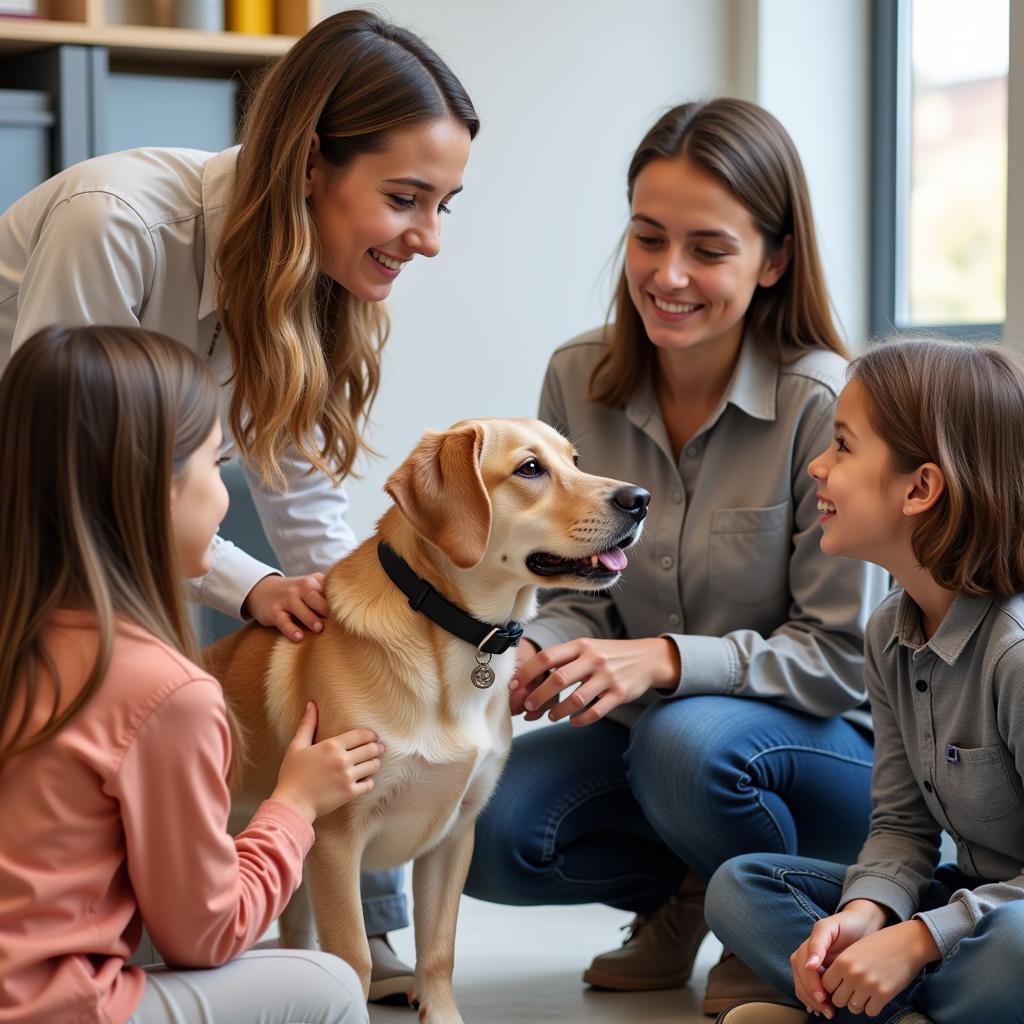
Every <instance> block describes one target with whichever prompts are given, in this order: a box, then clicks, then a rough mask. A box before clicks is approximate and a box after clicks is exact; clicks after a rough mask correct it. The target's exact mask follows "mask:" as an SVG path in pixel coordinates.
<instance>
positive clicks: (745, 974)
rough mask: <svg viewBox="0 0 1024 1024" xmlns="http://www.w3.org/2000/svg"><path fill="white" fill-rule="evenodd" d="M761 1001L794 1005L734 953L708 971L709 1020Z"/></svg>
mask: <svg viewBox="0 0 1024 1024" xmlns="http://www.w3.org/2000/svg"><path fill="white" fill-rule="evenodd" d="M747 1002H758V1003H771V1004H773V1005H778V1006H792V1005H793V1000H792V998H789V997H786V996H784V995H782V993H781V992H778V991H777V990H776V989H774V988H772V986H771V985H769V984H768V982H767V981H762V980H761V978H760V977H758V975H756V974H755V973H754V972H753V971H752V970H751V969H750V968H749V967H748V966H747V965H746V964H745V963H744V962H743V961H742V960H741V959H740V958H739V957H738V956H737V955H736V954H735V953H730V952H729V951H728V950H724V951H723V952H722V959H721V960H719V961H718V963H717V964H715V966H714V967H712V968H711V970H710V971H708V986H707V988H706V989H705V990H704V1004H703V1010H704V1015H705V1016H706V1017H714V1016H715V1014H717V1013H721V1012H722V1011H723V1010H728V1009H729V1007H730V1006H735V1005H736V1004H737V1003H747Z"/></svg>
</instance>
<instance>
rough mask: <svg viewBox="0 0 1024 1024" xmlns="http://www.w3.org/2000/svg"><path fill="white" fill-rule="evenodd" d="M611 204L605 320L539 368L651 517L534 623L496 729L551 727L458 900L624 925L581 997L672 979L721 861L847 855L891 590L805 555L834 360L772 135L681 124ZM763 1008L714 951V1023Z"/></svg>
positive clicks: (575, 432) (686, 968)
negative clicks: (610, 918)
mask: <svg viewBox="0 0 1024 1024" xmlns="http://www.w3.org/2000/svg"><path fill="white" fill-rule="evenodd" d="M627 196H628V199H629V203H630V221H629V227H628V230H627V233H626V241H625V259H624V263H623V268H622V272H621V275H620V278H619V283H618V288H617V291H616V293H615V298H614V302H613V307H612V317H611V320H610V323H609V324H608V325H607V326H606V327H605V328H603V329H601V330H598V331H595V332H593V333H591V334H588V335H585V336H583V337H581V338H577V339H575V340H574V341H571V342H569V343H568V344H567V345H565V346H563V347H562V348H561V349H559V350H558V351H557V352H556V353H555V355H554V356H553V358H552V360H551V363H550V366H549V368H548V373H547V378H546V380H545V382H544V389H543V394H542V397H541V403H540V405H541V417H542V418H544V419H546V420H548V421H549V422H551V423H553V424H555V425H557V426H559V427H560V428H561V429H562V430H564V431H565V432H566V434H567V435H568V436H569V438H570V439H571V440H573V441H574V442H575V443H576V444H577V446H578V449H579V455H580V463H581V465H582V466H584V467H585V468H586V469H587V471H588V472H593V473H598V474H600V475H602V476H609V477H612V478H624V479H629V480H634V481H636V482H638V483H640V484H642V485H643V486H644V487H646V488H647V489H648V490H650V491H651V494H652V500H651V505H650V514H649V515H648V519H647V522H646V523H645V530H644V538H643V541H642V543H641V544H640V545H638V546H637V547H636V548H635V549H633V550H632V551H631V552H630V553H629V561H630V562H631V563H632V564H631V565H630V567H629V569H628V570H627V571H626V572H625V573H624V574H623V576H622V582H621V583H620V584H619V585H617V586H616V587H615V589H614V590H611V591H608V592H606V593H605V594H603V595H601V596H599V597H597V598H580V597H579V596H577V595H573V594H570V593H563V594H560V595H557V596H555V597H553V598H551V599H550V600H548V601H547V602H546V603H545V604H544V605H543V607H542V609H541V612H540V615H539V617H538V618H537V619H536V620H535V621H534V622H533V623H532V624H531V625H530V626H529V627H528V629H527V634H526V638H525V639H524V641H523V643H522V644H521V645H520V652H521V653H520V663H519V666H518V668H517V671H516V676H515V678H514V680H513V691H512V707H513V711H516V712H522V711H523V710H524V709H525V711H526V715H527V718H529V719H536V718H539V717H540V716H541V715H543V714H544V713H545V712H548V713H549V717H550V718H551V719H552V720H553V721H561V722H563V723H565V724H563V725H561V726H558V727H556V728H550V729H539V730H534V731H531V732H528V733H527V734H525V735H522V736H520V737H518V738H517V739H516V740H515V742H514V744H513V748H512V757H511V759H510V762H509V765H508V767H507V769H506V773H505V776H504V777H503V779H502V784H501V786H500V787H499V789H498V791H497V793H496V795H495V798H494V799H493V800H492V802H491V803H490V805H489V806H488V807H487V808H486V810H485V811H484V813H483V815H482V816H481V818H480V819H479V821H478V826H477V846H476V851H475V853H474V859H473V865H472V868H471V870H470V876H469V881H468V884H467V891H468V892H469V893H470V894H471V895H473V896H478V897H481V898H484V899H490V900H494V901H498V902H509V903H585V902H595V901H596V902H604V903H607V904H609V905H611V906H614V907H618V908H621V909H624V910H629V911H631V912H633V913H635V914H636V915H637V917H636V919H635V921H634V924H633V926H632V928H631V929H630V931H629V935H628V938H627V940H626V942H625V944H624V945H623V946H622V948H621V949H617V950H614V951H612V952H609V953H605V954H602V955H600V956H598V957H596V958H595V959H594V961H593V963H592V964H591V965H590V968H589V969H588V970H587V971H586V972H585V974H584V979H585V980H586V981H587V982H588V983H590V984H591V985H594V986H595V987H599V988H606V989H619V990H634V991H636V990H642V989H655V988H670V987H677V986H680V985H684V984H685V983H686V981H687V979H688V977H689V975H690V971H691V968H692V964H693V960H694V957H695V955H696V952H697V948H698V946H699V945H700V943H701V940H702V939H703V938H704V935H705V933H706V931H707V927H706V925H705V923H704V912H703V893H704V883H705V880H706V879H707V878H709V877H710V876H711V874H712V873H713V872H714V870H715V868H717V867H718V865H719V864H721V863H722V862H723V861H724V860H726V859H728V858H729V857H731V856H734V855H735V854H738V853H741V852H751V851H755V850H769V851H776V850H777V851H785V852H795V851H796V850H800V851H801V852H810V851H823V850H831V851H833V853H839V852H843V853H849V852H852V851H855V850H856V849H857V847H858V844H859V843H860V840H861V839H862V838H863V836H864V834H865V832H866V829H867V824H868V807H869V778H870V764H871V734H870V724H869V718H868V716H867V713H866V711H865V710H864V708H863V707H862V705H863V704H864V699H865V693H864V684H863V681H862V678H861V674H862V662H863V656H862V641H863V631H864V626H865V623H866V622H867V618H868V615H869V613H870V611H871V609H872V608H873V607H874V605H875V604H877V602H878V601H879V600H881V598H882V596H883V594H884V592H885V582H886V581H885V576H884V574H883V573H882V572H881V571H880V570H878V569H877V568H875V567H870V566H867V565H865V564H863V563H860V562H856V561H844V560H829V559H827V558H825V557H823V556H822V554H821V552H820V551H819V550H818V527H817V518H818V514H819V513H818V508H817V496H816V493H815V486H814V481H813V480H811V479H810V478H809V477H808V476H807V473H806V466H807V462H808V461H809V459H810V458H811V457H812V455H813V454H814V453H815V452H816V451H818V450H820V448H821V447H822V444H823V443H824V442H825V439H826V438H828V437H829V436H830V432H831V418H832V409H833V405H834V403H835V400H836V396H837V395H838V393H839V390H840V388H841V386H842V381H843V373H844V368H845V365H846V359H845V355H846V352H845V348H844V345H843V343H842V341H841V340H840V338H839V335H838V332H837V330H836V328H835V325H834V323H833V318H832V313H831V309H830V306H829V300H828V295H827V292H826V289H825V282H824V274H823V272H822V268H821V264H820V260H819V257H818V249H817V242H816V240H815V231H814V221H813V217H812V213H811V204H810V199H809V195H808V190H807V184H806V181H805V179H804V174H803V169H802V167H801V164H800V158H799V156H798V154H797V152H796V149H795V147H794V145H793V143H792V140H791V139H790V138H789V136H788V134H787V133H786V131H785V129H784V128H783V127H782V125H781V124H779V122H778V121H777V120H776V119H775V118H774V117H772V115H771V114H769V113H768V112H767V111H765V110H763V109H762V108H760V107H758V106H756V105H755V104H752V103H747V102H744V101H741V100H733V99H717V100H713V101H710V102H707V103H686V104H683V105H682V106H678V107H675V108H673V109H671V110H669V111H668V112H666V113H665V114H664V115H663V116H662V117H661V118H660V119H659V120H658V121H657V123H656V124H655V125H654V126H653V127H652V128H651V129H650V131H649V132H648V133H647V135H646V136H645V137H644V139H643V140H642V141H641V143H640V145H639V146H638V148H637V150H636V152H635V154H634V156H633V159H632V162H631V164H630V167H629V172H628V177H627ZM580 529H581V530H585V524H580ZM606 557H608V556H605V555H603V556H602V558H606ZM610 559H611V562H612V563H613V564H609V565H608V568H609V569H611V568H615V569H621V568H623V566H624V565H625V562H626V557H625V555H623V554H621V553H615V552H613V553H612V555H611V556H610ZM598 571H601V567H600V566H595V572H598ZM577 684H578V685H577ZM837 792H842V793H843V799H842V800H841V801H837V800H835V799H834V795H835V794H836V793H837ZM761 994H764V995H765V996H766V997H768V998H772V997H773V996H774V993H773V992H772V990H770V989H767V991H766V986H765V985H764V983H763V982H760V981H759V979H757V978H756V976H754V975H753V974H752V973H751V972H750V971H749V970H748V969H746V968H745V966H744V965H743V964H741V963H739V962H738V961H737V960H736V958H735V957H732V956H727V957H725V958H724V959H723V960H722V962H721V963H720V964H719V965H718V966H717V967H715V968H714V969H713V970H712V973H711V977H710V979H709V984H708V991H707V994H706V996H705V1000H704V1009H705V1012H717V1011H718V1010H720V1009H721V1008H722V1007H723V1006H725V1005H728V1004H729V1003H730V1002H731V1001H733V1000H737V999H742V998H750V997H755V996H759V995H761Z"/></svg>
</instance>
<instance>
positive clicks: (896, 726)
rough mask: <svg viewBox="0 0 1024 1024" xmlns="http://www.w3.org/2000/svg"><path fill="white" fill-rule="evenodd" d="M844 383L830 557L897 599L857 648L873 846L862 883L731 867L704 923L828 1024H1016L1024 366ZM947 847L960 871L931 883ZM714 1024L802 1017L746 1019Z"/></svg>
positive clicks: (923, 371) (920, 371) (915, 345)
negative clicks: (885, 574)
mask: <svg viewBox="0 0 1024 1024" xmlns="http://www.w3.org/2000/svg"><path fill="white" fill-rule="evenodd" d="M851 374H852V376H851V378H850V382H849V383H848V384H847V386H846V388H845V389H844V391H843V393H842V396H841V397H840V399H839V403H838V405H837V407H836V417H835V431H834V442H833V444H832V445H831V446H830V447H829V448H828V449H827V450H826V451H825V452H823V453H822V454H821V455H819V456H818V458H816V459H815V460H814V461H813V462H812V463H811V465H810V472H811V474H812V476H813V477H814V479H815V480H816V482H817V488H818V499H819V503H820V508H821V509H822V513H823V514H822V517H821V524H822V535H821V548H822V550H823V551H824V552H826V553H827V554H830V555H841V556H845V557H847V558H850V557H854V558H864V559H869V560H871V561H873V562H875V563H877V564H878V565H881V566H884V567H885V568H886V569H888V570H889V571H890V572H891V573H892V575H893V576H894V577H895V578H896V580H897V581H898V583H899V584H900V586H899V588H898V589H897V590H895V591H894V592H893V593H892V594H891V595H890V596H889V597H888V598H887V599H886V600H885V601H884V602H883V603H882V604H881V605H880V607H879V608H878V609H877V610H876V612H875V613H874V615H873V616H872V618H871V622H870V624H869V626H868V632H867V637H866V667H865V680H866V682H867V687H868V692H869V695H870V698H871V706H872V711H873V716H874V723H875V740H876V755H875V766H874V773H873V778H872V805H873V808H872V816H871V829H870V833H869V835H868V839H867V842H866V843H865V844H864V847H863V849H862V850H861V852H860V856H859V857H858V858H857V861H856V863H855V864H854V865H853V866H852V867H849V868H845V867H844V866H843V865H840V864H835V863H829V862H827V861H818V860H809V859H806V858H795V857H783V856H769V855H753V856H745V857H739V858H736V859H735V860H732V861H730V862H728V863H727V864H726V865H724V866H723V867H722V868H721V869H720V870H719V871H718V872H717V874H716V875H715V876H714V878H713V879H712V881H711V884H710V886H709V888H708V894H707V914H708V919H709V921H710V922H711V925H712V927H713V928H714V929H715V931H716V933H717V934H719V935H720V936H721V937H722V938H723V940H724V941H726V942H728V943H730V944H731V945H732V946H733V948H735V949H737V950H738V951H740V952H741V955H742V956H744V958H745V959H746V960H747V962H748V963H749V964H751V965H752V966H753V967H754V968H755V969H756V970H757V971H758V973H759V974H760V975H762V976H763V977H764V978H766V979H768V980H769V981H771V982H772V983H773V984H774V985H775V986H776V988H777V989H778V990H779V991H780V992H784V993H786V994H788V995H790V996H794V997H795V998H796V1000H797V1001H798V1002H799V1003H801V1004H803V1006H804V1007H805V1008H806V1009H807V1010H809V1011H813V1012H816V1013H818V1014H820V1015H821V1016H823V1017H825V1018H827V1019H829V1020H835V1021H840V1022H844V1024H845V1022H850V1021H854V1020H860V1019H863V1015H867V1016H870V1017H874V1018H877V1019H879V1020H880V1021H886V1022H892V1024H895V1022H896V1021H901V1022H903V1024H924V1022H926V1021H934V1022H936V1024H974V1022H976V1021H988V1022H990V1024H1004V1022H1011V1021H1021V1020H1024V972H1022V971H1021V969H1020V965H1021V963H1022V962H1024V867H1022V865H1024V781H1022V780H1024V696H1022V691H1021V687H1020V679H1021V677H1022V673H1024V536H1022V534H1021V532H1020V524H1021V522H1022V521H1024V481H1022V477H1021V473H1020V453H1021V451H1022V450H1024V364H1022V363H1021V362H1020V361H1018V360H1017V359H1016V358H1014V357H1013V356H1012V355H1011V354H1010V353H1007V352H1006V351H1005V350H1003V349H998V348H989V347H977V346H974V345H970V344H956V343H952V342H937V341H931V342H894V343H891V344H887V345H882V346H879V347H877V348H875V349H873V350H872V351H870V352H869V353H868V354H867V355H865V356H862V357H861V358H860V359H859V360H857V361H856V362H855V363H854V364H853V366H852V368H851ZM845 798H846V794H844V793H842V792H837V793H836V794H835V799H836V800H839V801H841V800H844V799H845ZM943 830H944V831H946V832H947V833H949V835H950V836H951V837H952V838H953V840H954V841H955V843H956V852H957V858H956V863H955V864H944V865H942V866H938V867H937V865H938V862H939V845H940V836H941V833H942V832H943ZM794 950H795V952H794ZM721 1020H722V1021H723V1022H728V1024H742V1022H744V1021H748V1020H751V1021H753V1020H758V1021H764V1022H766V1024H767V1022H776V1021H777V1022H778V1024H783V1022H787V1021H790V1020H792V1021H793V1022H794V1024H801V1022H803V1021H804V1020H805V1014H804V1010H803V1009H793V1010H782V1009H781V1008H779V1007H771V1006H757V1005H753V1004H748V1005H747V1006H746V1007H740V1008H737V1009H736V1010H734V1011H730V1012H728V1013H725V1014H723V1016H722V1018H721Z"/></svg>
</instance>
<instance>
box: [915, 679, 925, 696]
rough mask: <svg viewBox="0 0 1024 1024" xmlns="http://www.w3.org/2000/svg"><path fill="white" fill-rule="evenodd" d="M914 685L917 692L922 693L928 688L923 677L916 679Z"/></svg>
mask: <svg viewBox="0 0 1024 1024" xmlns="http://www.w3.org/2000/svg"><path fill="white" fill-rule="evenodd" d="M914 686H916V687H917V692H918V693H924V691H925V690H927V689H928V684H927V683H926V682H925V681H924V680H923V679H918V681H917V682H916V683H914Z"/></svg>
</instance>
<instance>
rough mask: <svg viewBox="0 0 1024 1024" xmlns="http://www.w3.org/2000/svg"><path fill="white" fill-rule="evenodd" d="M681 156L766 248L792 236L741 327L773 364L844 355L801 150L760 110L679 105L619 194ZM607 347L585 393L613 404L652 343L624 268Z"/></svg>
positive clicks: (646, 361) (721, 103)
mask: <svg viewBox="0 0 1024 1024" xmlns="http://www.w3.org/2000/svg"><path fill="white" fill-rule="evenodd" d="M678 157H685V158H686V160H688V161H690V162H691V163H693V164H694V165H695V166H697V167H699V168H701V169H702V170H703V171H705V172H707V173H708V174H711V175H713V176H714V177H715V178H717V179H718V180H719V181H720V182H721V183H722V184H723V185H724V186H725V187H726V188H727V189H728V190H729V191H730V192H731V193H732V194H733V195H734V196H735V197H736V199H737V200H738V201H739V202H740V203H742V204H743V206H745V207H746V208H747V210H749V211H750V214H751V216H752V217H753V218H754V223H755V224H756V225H757V228H758V230H759V231H760V232H761V236H762V237H763V239H764V243H765V246H766V248H767V250H768V252H769V253H774V252H777V251H778V250H779V248H780V247H781V246H782V245H783V244H784V242H785V239H786V237H787V236H791V237H792V239H793V254H792V257H791V258H790V261H789V265H788V266H787V268H786V270H785V272H784V273H783V275H782V277H780V278H779V280H778V281H777V282H776V283H775V284H774V285H773V286H772V287H770V288H762V287H760V286H759V287H758V288H757V289H756V290H755V292H754V295H753V297H752V298H751V300H750V306H749V307H748V309H747V313H746V328H747V330H748V331H749V332H750V334H751V335H752V336H753V338H754V339H755V341H756V342H757V343H758V344H759V345H761V346H762V347H763V348H764V349H765V351H766V352H767V353H768V354H769V355H770V356H771V357H772V358H773V359H774V360H775V361H776V362H779V363H781V362H783V360H784V359H785V352H786V350H789V351H790V352H793V351H794V350H796V351H799V350H801V349H812V348H822V349H828V350H830V351H832V352H837V353H839V355H841V356H844V357H845V356H846V355H847V351H846V346H845V345H844V344H843V341H842V339H841V338H840V336H839V332H838V331H837V330H836V326H835V322H834V320H833V317H832V309H831V305H830V303H829V298H828V292H827V291H826V289H825V274H824V271H823V270H822V266H821V259H820V257H819V255H818V242H817V237H816V233H815V230H814V215H813V213H812V211H811V198H810V193H809V192H808V189H807V180H806V178H805V177H804V170H803V165H802V164H801V162H800V154H799V153H798V152H797V150H796V146H794V145H793V140H792V139H791V138H790V137H789V133H788V132H787V131H786V129H785V128H784V127H783V126H782V125H781V124H780V123H779V121H778V120H776V118H774V117H773V116H772V115H771V114H769V113H768V111H767V110H765V109H764V108H763V107H759V106H758V105H757V104H756V103H749V102H747V101H746V100H738V99H730V98H720V99H715V100H710V101H708V102H706V103H683V104H682V105H680V106H678V107H673V108H672V109H671V110H669V111H667V112H666V113H665V114H663V115H662V116H661V117H660V118H659V119H658V121H657V122H656V123H655V124H654V126H653V127H652V128H651V129H650V131H648V133H647V134H646V135H645V136H644V137H643V139H642V140H641V141H640V145H639V146H637V148H636V152H634V154H633V159H632V160H631V161H630V165H629V171H628V172H627V175H626V182H627V187H626V195H627V199H628V201H629V202H630V203H632V201H633V188H634V186H635V185H636V179H637V177H638V175H639V174H640V172H641V171H642V170H643V169H644V168H645V167H646V166H647V165H648V164H649V163H651V162H652V161H653V160H664V159H673V158H678ZM605 338H606V342H607V350H606V351H605V353H604V354H603V356H602V357H601V359H600V360H599V361H598V363H597V365H596V366H595V368H594V372H593V373H592V375H591V378H590V397H591V398H592V399H593V400H595V401H598V402H601V403H603V404H604V405H608V406H610V407H612V408H617V407H619V406H622V405H624V404H625V403H626V402H627V401H628V400H629V398H630V397H631V396H632V395H633V393H634V392H635V391H636V389H637V387H638V386H639V385H640V383H641V382H642V381H643V380H644V378H645V377H647V376H649V375H650V373H651V372H652V367H653V362H654V346H653V345H652V344H651V342H650V341H649V339H648V337H647V332H646V331H645V330H644V324H643V320H642V319H641V318H640V313H639V312H638V311H637V308H636V306H635V305H634V304H633V300H632V298H631V297H630V294H629V284H628V282H627V280H626V271H625V266H624V265H623V268H622V270H621V271H620V273H619V278H618V283H617V285H616V287H615V294H614V297H613V298H612V306H611V319H610V322H609V324H608V326H607V327H606V329H605Z"/></svg>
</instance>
